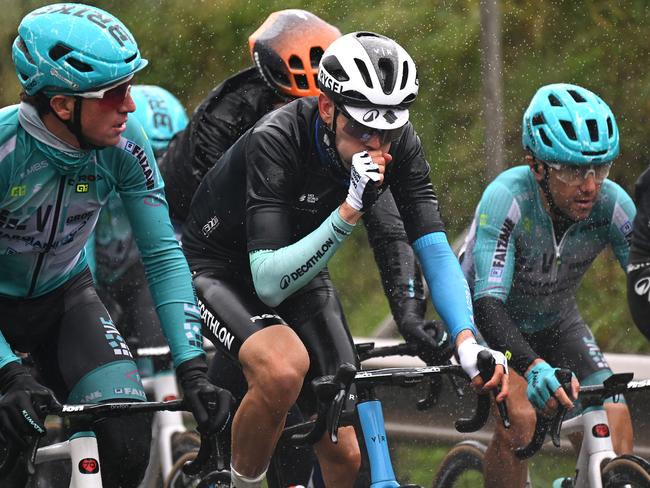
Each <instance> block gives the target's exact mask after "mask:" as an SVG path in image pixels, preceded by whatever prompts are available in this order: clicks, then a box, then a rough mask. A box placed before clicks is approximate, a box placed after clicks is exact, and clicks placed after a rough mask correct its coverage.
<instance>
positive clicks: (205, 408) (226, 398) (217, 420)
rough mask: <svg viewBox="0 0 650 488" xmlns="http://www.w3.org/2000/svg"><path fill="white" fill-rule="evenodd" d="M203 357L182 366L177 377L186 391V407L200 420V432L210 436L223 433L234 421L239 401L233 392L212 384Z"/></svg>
mask: <svg viewBox="0 0 650 488" xmlns="http://www.w3.org/2000/svg"><path fill="white" fill-rule="evenodd" d="M207 370H208V365H207V363H206V361H205V358H204V357H203V356H198V357H195V358H192V359H190V360H189V361H185V362H183V363H181V364H180V365H179V366H178V367H177V368H176V375H177V376H178V379H179V381H180V383H181V387H182V388H183V396H184V399H185V403H186V406H187V407H188V408H189V409H190V410H191V411H192V414H193V415H194V418H195V419H196V423H197V428H198V431H199V432H200V433H202V434H206V435H210V434H214V433H215V432H218V431H220V430H221V429H222V428H223V427H224V425H225V424H226V423H227V422H228V420H229V419H230V414H231V413H232V411H233V409H234V406H235V399H234V398H233V396H232V395H231V394H230V392H229V391H228V390H226V389H224V388H219V387H218V386H216V385H213V384H212V383H210V380H209V379H208V376H207V375H206V371H207Z"/></svg>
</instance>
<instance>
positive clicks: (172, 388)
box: [140, 371, 187, 487]
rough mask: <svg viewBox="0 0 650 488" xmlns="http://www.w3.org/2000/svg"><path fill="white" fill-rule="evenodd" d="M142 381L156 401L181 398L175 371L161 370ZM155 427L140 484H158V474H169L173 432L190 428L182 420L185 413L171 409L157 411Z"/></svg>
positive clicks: (151, 485)
mask: <svg viewBox="0 0 650 488" xmlns="http://www.w3.org/2000/svg"><path fill="white" fill-rule="evenodd" d="M142 384H143V386H144V389H145V392H146V393H147V396H149V395H152V396H153V400H154V401H156V402H161V401H165V400H170V399H176V398H178V397H179V392H178V386H177V385H176V375H175V374H174V372H173V371H162V372H159V373H155V374H154V375H153V376H151V377H148V378H143V380H142ZM152 429H153V433H152V436H151V454H150V458H149V465H148V466H147V471H146V472H145V475H144V479H143V480H142V482H141V483H140V486H141V487H154V486H156V482H157V478H158V474H159V473H161V474H162V479H163V480H164V479H165V478H166V477H167V475H168V474H169V473H170V471H171V469H172V466H173V464H174V463H173V459H172V442H171V439H172V435H173V434H175V433H177V432H185V431H186V430H187V429H186V428H185V424H184V423H183V414H182V413H181V412H169V411H160V412H156V413H155V414H154V418H153V425H152Z"/></svg>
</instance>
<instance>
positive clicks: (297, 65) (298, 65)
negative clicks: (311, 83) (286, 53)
mask: <svg viewBox="0 0 650 488" xmlns="http://www.w3.org/2000/svg"><path fill="white" fill-rule="evenodd" d="M289 66H290V67H291V69H301V70H304V69H305V66H304V65H303V64H302V60H301V59H300V58H299V57H298V56H296V55H295V54H292V55H291V57H290V58H289Z"/></svg>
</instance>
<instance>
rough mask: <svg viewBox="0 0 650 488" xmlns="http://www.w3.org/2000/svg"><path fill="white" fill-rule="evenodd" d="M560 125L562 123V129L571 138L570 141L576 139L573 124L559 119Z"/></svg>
mask: <svg viewBox="0 0 650 488" xmlns="http://www.w3.org/2000/svg"><path fill="white" fill-rule="evenodd" d="M560 125H562V128H563V129H564V133H565V134H566V136H567V137H568V138H569V139H571V140H572V141H577V140H578V138H577V137H576V131H575V129H574V128H573V124H572V123H571V122H570V121H568V120H560Z"/></svg>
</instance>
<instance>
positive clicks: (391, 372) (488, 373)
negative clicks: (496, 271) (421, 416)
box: [283, 346, 509, 445]
mask: <svg viewBox="0 0 650 488" xmlns="http://www.w3.org/2000/svg"><path fill="white" fill-rule="evenodd" d="M393 347H397V346H393ZM400 350H401V349H400ZM486 355H487V356H488V357H487V358H486V357H481V359H480V363H481V364H480V370H481V375H482V377H484V378H490V377H492V374H493V372H494V367H495V365H494V358H492V355H490V354H489V353H487V352H486ZM440 375H453V376H458V377H461V378H467V375H466V374H465V372H464V371H463V369H462V368H461V367H460V366H458V365H451V364H449V365H442V366H424V367H416V368H384V369H376V370H368V371H357V370H356V368H355V367H354V366H353V365H351V364H349V363H346V364H342V365H341V366H340V367H339V369H338V371H337V373H336V375H335V376H332V375H328V376H322V377H320V378H317V379H315V380H314V381H312V387H313V389H314V393H315V395H316V398H317V400H318V407H317V415H316V419H315V420H314V421H311V422H306V423H304V424H301V425H298V426H294V427H292V428H289V429H286V430H285V432H284V433H283V438H288V441H289V443H291V444H293V445H304V444H310V443H311V444H313V443H315V442H317V441H318V440H320V439H321V437H322V436H323V434H325V432H326V431H329V432H330V437H331V440H332V442H336V440H337V431H338V428H339V425H340V421H341V418H342V415H343V407H344V405H345V399H346V398H347V395H348V393H349V391H350V386H351V385H352V383H354V384H355V385H356V386H357V388H373V387H375V386H382V385H394V386H401V387H409V386H412V385H416V384H419V383H421V382H422V381H424V379H425V378H427V377H431V378H433V377H436V376H440ZM489 414H490V399H489V396H488V395H479V396H478V401H477V407H476V410H475V413H474V416H473V417H472V418H469V419H467V418H462V419H458V420H457V421H456V429H457V430H459V432H473V431H476V430H479V429H480V428H482V427H483V426H484V425H485V424H486V422H487V420H488V418H489ZM505 420H508V419H507V412H506V416H505ZM508 423H509V420H508ZM309 424H311V425H312V428H311V429H310V430H309V431H308V432H306V433H300V434H296V433H295V432H296V431H298V430H302V429H304V428H305V426H307V425H309Z"/></svg>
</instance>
